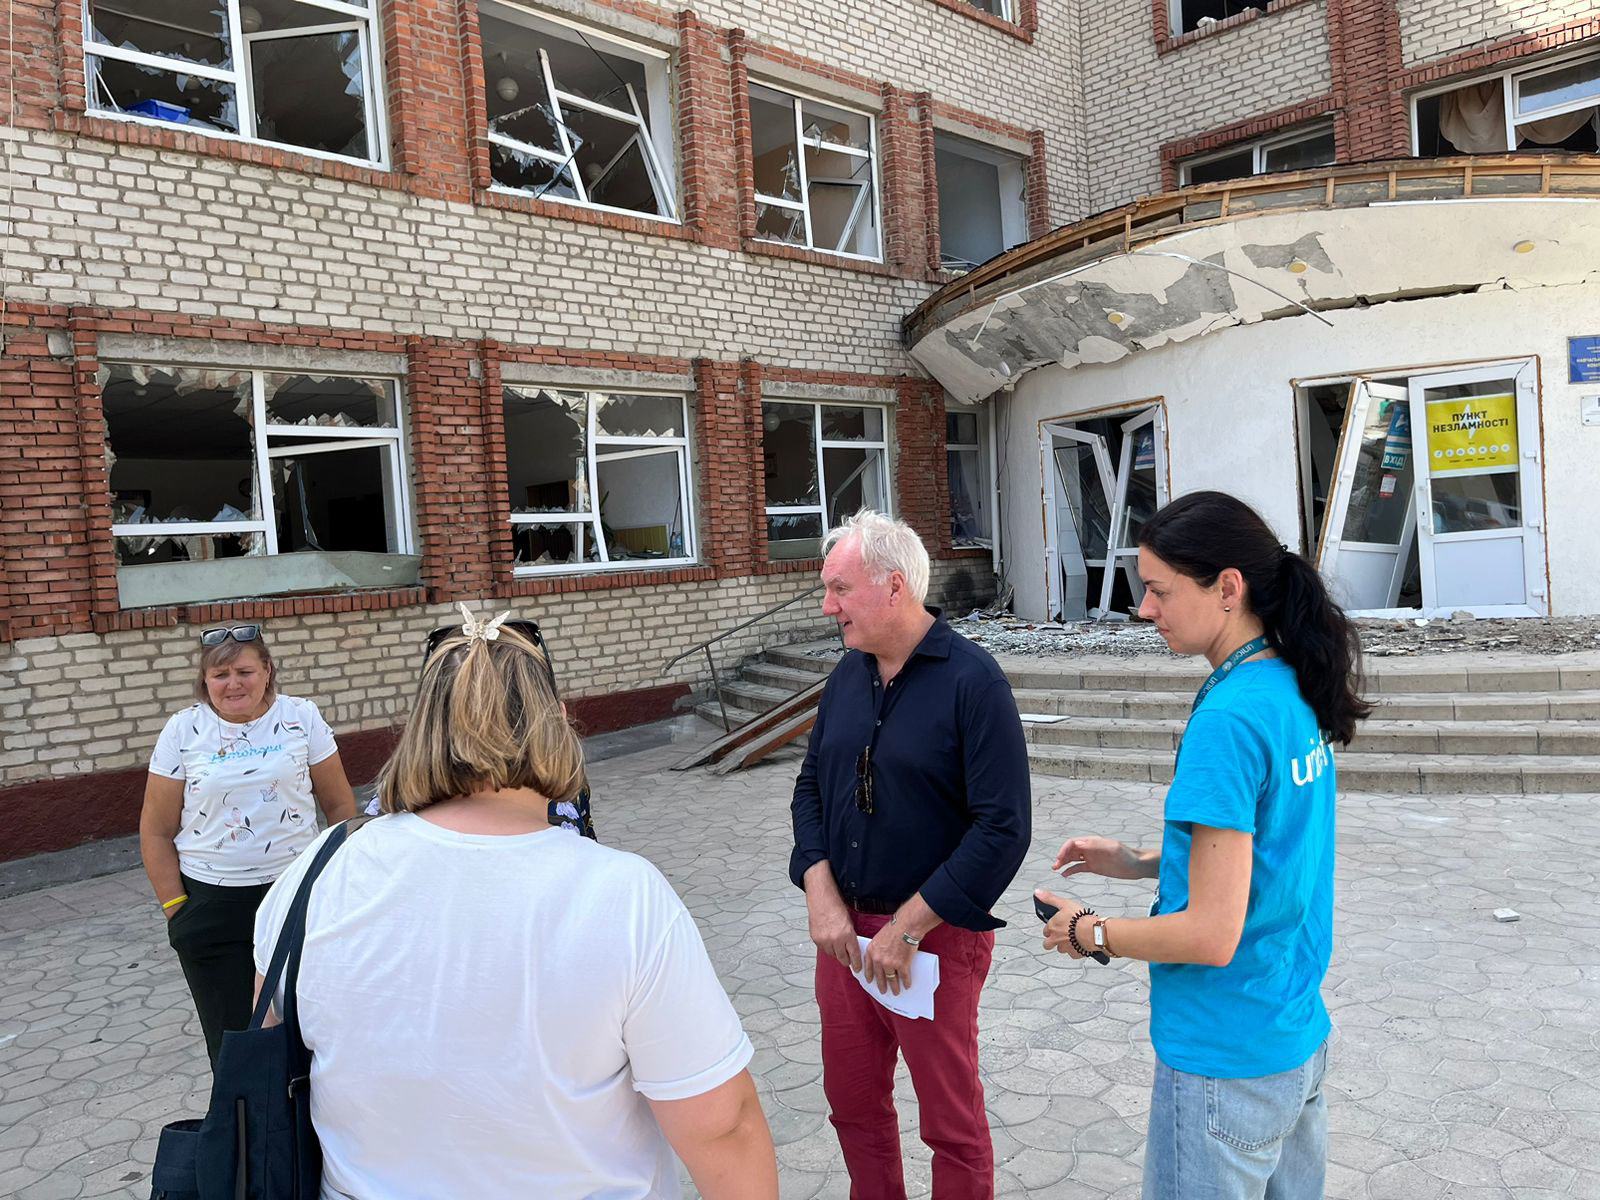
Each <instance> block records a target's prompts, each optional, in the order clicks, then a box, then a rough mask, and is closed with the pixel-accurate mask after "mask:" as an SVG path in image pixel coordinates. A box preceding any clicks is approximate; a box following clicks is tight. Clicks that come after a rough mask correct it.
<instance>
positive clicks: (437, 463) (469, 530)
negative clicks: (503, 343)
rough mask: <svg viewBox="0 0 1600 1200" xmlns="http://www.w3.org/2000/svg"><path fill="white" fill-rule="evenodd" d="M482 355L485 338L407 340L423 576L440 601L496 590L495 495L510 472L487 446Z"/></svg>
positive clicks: (490, 592)
mask: <svg viewBox="0 0 1600 1200" xmlns="http://www.w3.org/2000/svg"><path fill="white" fill-rule="evenodd" d="M481 358H482V343H477V342H459V341H446V340H443V339H435V338H422V337H410V338H407V339H406V360H407V369H406V374H407V378H408V382H409V384H410V395H411V446H412V477H413V479H414V480H415V481H416V482H415V494H416V498H417V520H416V524H417V534H418V537H419V538H420V539H421V542H422V580H423V583H424V584H426V585H427V587H428V589H429V592H430V594H431V595H432V596H433V597H434V598H436V599H439V600H456V599H468V598H473V597H479V596H486V595H490V594H492V593H493V591H494V590H495V589H494V584H495V580H494V571H493V567H492V564H491V562H490V560H489V555H490V553H491V549H490V548H491V545H492V542H493V536H494V534H493V521H494V502H493V498H492V497H493V489H494V488H495V487H497V486H498V487H500V488H501V489H502V490H503V488H504V480H505V476H504V474H503V472H502V474H500V475H499V476H498V477H495V476H492V475H491V471H492V470H493V459H492V455H486V454H485V453H484V444H485V434H486V428H485V425H486V422H485V419H484V407H485V400H484V383H483V380H482V379H481V378H474V377H473V376H474V373H475V372H474V367H473V364H474V362H480V363H481ZM479 369H480V370H481V367H480V368H479ZM501 463H502V467H503V464H504V456H503V452H502V458H501Z"/></svg>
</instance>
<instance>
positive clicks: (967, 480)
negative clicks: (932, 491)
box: [944, 409, 994, 546]
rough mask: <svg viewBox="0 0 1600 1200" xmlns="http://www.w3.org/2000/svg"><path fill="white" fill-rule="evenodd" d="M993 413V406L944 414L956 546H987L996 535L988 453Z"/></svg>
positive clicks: (947, 474) (946, 470)
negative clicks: (980, 409) (981, 409)
mask: <svg viewBox="0 0 1600 1200" xmlns="http://www.w3.org/2000/svg"><path fill="white" fill-rule="evenodd" d="M992 415H993V410H992V409H985V410H983V411H981V412H980V411H977V410H975V409H952V410H950V411H948V412H946V413H945V415H944V449H945V473H946V479H947V480H948V483H949V492H950V541H951V543H952V544H953V545H957V546H987V545H989V544H990V538H991V537H992V536H993V517H992V515H991V510H992V509H993V507H994V502H993V492H994V489H993V487H991V486H990V483H989V454H988V450H989V432H990V431H989V422H990V420H991V419H992Z"/></svg>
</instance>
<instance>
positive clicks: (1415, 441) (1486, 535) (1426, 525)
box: [1407, 359, 1550, 617]
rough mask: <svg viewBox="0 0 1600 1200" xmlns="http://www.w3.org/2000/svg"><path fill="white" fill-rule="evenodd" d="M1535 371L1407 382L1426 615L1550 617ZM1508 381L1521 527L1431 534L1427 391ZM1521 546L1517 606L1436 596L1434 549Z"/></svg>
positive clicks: (1467, 372) (1513, 367)
mask: <svg viewBox="0 0 1600 1200" xmlns="http://www.w3.org/2000/svg"><path fill="white" fill-rule="evenodd" d="M1537 370H1538V368H1537V366H1536V364H1535V362H1534V360H1532V359H1526V360H1522V361H1519V362H1514V363H1510V364H1500V365H1493V366H1487V367H1470V368H1467V369H1464V370H1455V371H1440V372H1436V373H1433V374H1429V375H1412V376H1411V377H1410V378H1409V379H1408V380H1407V384H1408V390H1409V392H1410V401H1411V429H1412V435H1411V436H1412V445H1413V447H1414V449H1415V452H1416V460H1415V461H1416V464H1417V471H1416V476H1415V479H1414V483H1413V486H1414V487H1415V489H1416V493H1415V495H1416V499H1415V501H1414V503H1413V505H1412V508H1413V510H1414V511H1415V513H1416V514H1417V525H1418V528H1419V536H1420V543H1419V561H1420V565H1421V569H1422V595H1423V603H1424V605H1425V606H1426V612H1427V613H1428V614H1429V615H1441V616H1443V615H1448V614H1449V613H1451V612H1455V611H1463V610H1464V611H1467V612H1470V613H1472V614H1473V615H1474V616H1478V617H1542V616H1545V615H1547V614H1548V613H1549V611H1550V601H1549V596H1550V589H1549V582H1548V580H1547V579H1546V577H1545V558H1544V472H1543V469H1542V466H1541V462H1542V454H1541V452H1540V450H1541V447H1540V443H1539V389H1538V374H1537ZM1500 379H1510V381H1511V383H1512V387H1513V388H1514V391H1515V395H1516V412H1517V490H1518V493H1519V496H1520V501H1521V504H1520V507H1521V514H1522V524H1521V525H1520V526H1515V527H1512V528H1509V529H1492V530H1472V531H1464V532H1460V533H1435V532H1434V529H1433V494H1432V473H1431V471H1430V470H1429V469H1428V464H1429V461H1430V458H1431V455H1430V454H1429V452H1428V442H1427V438H1428V420H1427V392H1428V390H1429V389H1432V388H1441V387H1450V386H1453V385H1457V384H1464V383H1488V382H1492V381H1495V380H1500ZM1512 539H1515V540H1517V541H1519V542H1520V543H1521V550H1522V567H1523V574H1522V577H1523V596H1522V600H1521V601H1520V602H1518V601H1512V602H1510V603H1506V604H1456V603H1451V602H1450V601H1449V600H1448V598H1447V597H1444V596H1441V595H1440V587H1439V581H1438V564H1437V555H1438V548H1439V547H1440V546H1449V545H1454V544H1460V543H1465V542H1489V541H1509V540H1512Z"/></svg>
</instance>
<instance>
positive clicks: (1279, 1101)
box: [1144, 1042, 1328, 1200]
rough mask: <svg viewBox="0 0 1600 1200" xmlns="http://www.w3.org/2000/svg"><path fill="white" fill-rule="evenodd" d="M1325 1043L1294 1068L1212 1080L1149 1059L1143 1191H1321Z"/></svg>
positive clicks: (1309, 1194) (1317, 1198) (1304, 1199)
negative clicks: (1152, 1072)
mask: <svg viewBox="0 0 1600 1200" xmlns="http://www.w3.org/2000/svg"><path fill="white" fill-rule="evenodd" d="M1327 1068H1328V1043H1327V1042H1323V1043H1322V1045H1321V1046H1320V1047H1318V1049H1317V1051H1316V1053H1315V1054H1313V1055H1312V1056H1311V1057H1310V1058H1308V1059H1306V1061H1305V1062H1303V1063H1301V1064H1300V1065H1299V1066H1298V1067H1295V1068H1294V1069H1293V1070H1291V1071H1284V1072H1282V1073H1281V1074H1278V1075H1263V1076H1261V1077H1260V1078H1257V1079H1213V1078H1211V1077H1210V1076H1208V1075H1190V1074H1189V1073H1188V1072H1186V1071H1174V1070H1173V1069H1172V1068H1171V1067H1169V1066H1167V1064H1166V1063H1164V1062H1162V1061H1161V1060H1160V1059H1159V1058H1158V1059H1157V1060H1156V1081H1155V1087H1154V1089H1153V1090H1152V1092H1151V1094H1150V1135H1149V1137H1148V1139H1147V1140H1146V1142H1145V1150H1144V1200H1322V1189H1323V1176H1324V1175H1325V1173H1326V1171H1327V1165H1328V1106H1327V1101H1325V1100H1324V1099H1323V1096H1322V1076H1323V1074H1324V1072H1325V1071H1326V1070H1327Z"/></svg>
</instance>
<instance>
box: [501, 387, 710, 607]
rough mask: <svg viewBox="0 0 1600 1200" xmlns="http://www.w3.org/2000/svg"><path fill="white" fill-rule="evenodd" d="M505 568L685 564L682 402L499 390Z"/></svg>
mask: <svg viewBox="0 0 1600 1200" xmlns="http://www.w3.org/2000/svg"><path fill="white" fill-rule="evenodd" d="M505 422H506V485H507V488H508V493H509V494H508V499H509V501H510V505H511V532H512V542H513V546H514V549H515V554H516V561H515V567H516V570H517V572H518V573H519V574H525V575H531V574H539V573H546V572H550V571H563V570H572V569H574V568H580V569H582V568H589V569H594V568H603V567H607V566H616V565H618V564H623V563H632V564H637V563H639V562H651V563H679V562H692V561H693V560H694V556H695V546H694V522H693V520H692V517H691V514H690V509H689V495H690V491H689V438H688V413H687V410H686V407H685V403H684V399H683V397H682V396H671V395H649V394H632V393H620V392H581V391H563V390H560V389H556V388H526V387H508V388H506V389H505Z"/></svg>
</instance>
